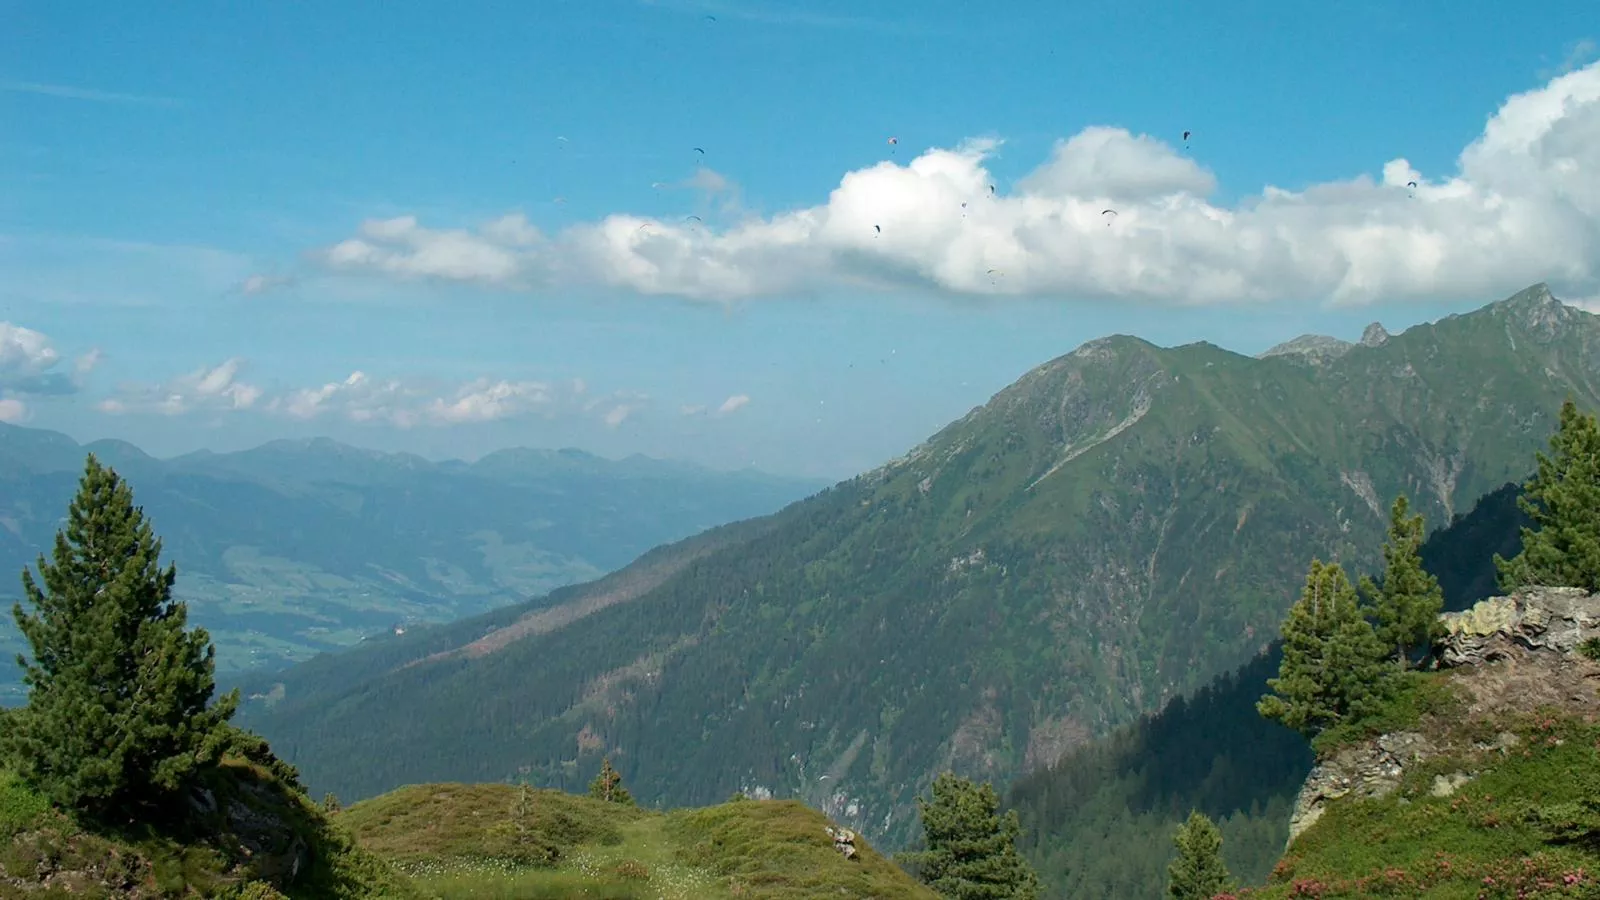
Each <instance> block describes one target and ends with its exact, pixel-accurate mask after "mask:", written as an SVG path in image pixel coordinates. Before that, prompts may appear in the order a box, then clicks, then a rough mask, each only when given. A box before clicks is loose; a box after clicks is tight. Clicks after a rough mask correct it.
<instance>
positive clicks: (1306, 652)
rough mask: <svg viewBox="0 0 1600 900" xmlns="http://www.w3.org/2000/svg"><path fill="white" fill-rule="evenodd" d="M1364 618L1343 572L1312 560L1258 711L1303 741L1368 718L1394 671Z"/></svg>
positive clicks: (1336, 565)
mask: <svg viewBox="0 0 1600 900" xmlns="http://www.w3.org/2000/svg"><path fill="white" fill-rule="evenodd" d="M1384 655H1385V654H1384V647H1383V645H1382V644H1380V643H1378V636H1377V634H1376V633H1375V632H1374V631H1373V630H1372V623H1370V622H1368V621H1367V620H1366V617H1365V616H1364V615H1362V610H1361V605H1360V602H1359V601H1358V599H1357V597H1356V592H1355V588H1353V587H1351V585H1350V578H1349V576H1347V575H1346V574H1345V571H1344V567H1343V566H1340V565H1339V564H1337V563H1324V562H1322V561H1321V560H1319V559H1314V560H1312V561H1311V569H1310V571H1309V572H1308V573H1307V575H1306V585H1305V589H1304V590H1303V591H1302V592H1301V595H1300V599H1299V600H1298V601H1297V602H1296V603H1295V604H1294V606H1292V607H1290V609H1289V616H1288V618H1287V619H1285V620H1284V623H1283V662H1282V663H1281V664H1280V665H1279V667H1278V677H1277V678H1269V679H1267V686H1268V687H1270V688H1272V691H1273V692H1272V693H1271V694H1268V695H1266V696H1264V697H1262V698H1261V700H1260V702H1259V703H1257V704H1256V710H1257V711H1258V712H1260V713H1261V715H1262V716H1265V717H1266V718H1268V719H1273V720H1276V721H1279V722H1282V723H1283V724H1284V725H1287V726H1288V727H1290V728H1293V729H1295V730H1296V731H1299V732H1300V733H1301V734H1304V735H1306V736H1307V737H1315V736H1316V735H1317V734H1319V733H1320V732H1322V731H1323V730H1325V729H1327V728H1328V727H1330V726H1332V725H1335V724H1338V723H1339V722H1340V721H1343V720H1345V719H1348V718H1359V717H1361V716H1362V715H1365V714H1367V713H1368V712H1371V711H1372V709H1373V707H1374V706H1375V705H1376V703H1377V702H1378V701H1380V700H1381V698H1382V697H1383V694H1384V692H1385V690H1386V689H1387V687H1388V681H1387V678H1388V676H1389V675H1392V674H1393V670H1392V669H1390V668H1389V667H1387V666H1385V665H1384V664H1383V658H1384Z"/></svg>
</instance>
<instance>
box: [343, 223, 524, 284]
mask: <svg viewBox="0 0 1600 900" xmlns="http://www.w3.org/2000/svg"><path fill="white" fill-rule="evenodd" d="M544 243H545V238H544V236H543V234H541V233H540V231H539V229H537V228H534V227H533V226H532V225H529V224H528V220H527V217H526V216H523V215H520V214H519V215H508V216H504V217H502V218H499V219H496V220H494V221H492V222H489V223H488V224H486V225H484V226H483V227H482V228H480V229H479V230H478V231H477V232H476V233H473V232H468V231H462V230H443V231H441V230H435V229H431V228H424V227H423V226H421V225H419V224H417V219H416V217H415V216H401V217H399V218H395V219H372V220H369V221H367V222H365V223H363V224H362V226H361V229H360V232H359V233H358V235H357V236H356V237H353V238H351V239H349V240H346V241H342V242H340V243H338V244H335V245H334V246H332V247H329V248H328V249H327V250H325V251H322V252H321V253H320V254H319V257H320V259H321V261H322V262H323V263H324V264H326V265H327V266H329V267H331V268H333V269H342V270H362V269H365V270H372V271H378V272H382V273H384V274H388V275H393V276H398V277H402V278H442V279H446V280H452V281H476V282H482V283H484V284H515V283H517V282H518V281H520V280H521V278H522V276H523V274H524V272H525V271H527V270H528V268H529V264H530V263H531V262H533V261H535V260H536V259H537V251H538V250H539V249H540V248H541V247H542V246H543V245H544Z"/></svg>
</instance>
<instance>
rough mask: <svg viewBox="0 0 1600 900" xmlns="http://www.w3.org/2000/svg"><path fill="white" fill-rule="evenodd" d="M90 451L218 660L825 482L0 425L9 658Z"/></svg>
mask: <svg viewBox="0 0 1600 900" xmlns="http://www.w3.org/2000/svg"><path fill="white" fill-rule="evenodd" d="M90 452H93V453H94V454H96V456H97V457H98V458H99V459H100V460H101V461H102V462H104V463H106V464H108V465H110V466H112V467H114V468H115V469H116V470H117V471H118V472H120V473H121V474H122V475H124V476H125V477H127V478H128V480H129V482H130V483H131V484H132V486H133V490H134V497H135V500H136V501H137V502H138V503H140V504H141V505H143V506H144V507H145V510H146V512H147V513H148V514H149V515H150V517H151V519H152V520H153V523H154V526H155V529H156V532H157V534H159V535H160V536H161V538H162V539H163V542H164V558H165V559H167V560H171V561H173V562H175V563H176V564H177V566H178V594H179V595H180V596H182V597H184V598H186V599H188V600H189V601H190V604H191V609H192V613H191V620H192V621H195V622H197V623H198V624H201V625H204V626H205V627H206V628H207V629H208V630H210V632H211V634H212V637H213V639H214V640H215V641H216V643H217V645H218V664H219V668H220V669H223V670H238V669H242V668H248V667H252V666H256V665H281V664H285V663H289V662H293V661H297V660H303V659H307V658H309V657H311V656H312V655H314V654H316V653H318V652H321V651H324V650H330V649H335V648H338V647H343V646H348V645H351V644H354V643H357V642H358V641H360V640H362V639H363V638H364V637H367V636H369V635H371V634H373V633H375V632H378V631H388V630H393V629H396V628H404V627H406V626H408V625H413V624H416V623H425V622H445V621H452V620H455V619H458V618H461V617H462V616H469V615H473V614H476V613H482V612H484V611H486V610H490V609H494V608H496V607H499V606H502V605H505V604H508V603H520V602H524V601H529V599H530V598H537V597H539V596H541V595H544V594H546V593H548V592H549V591H550V590H551V589H552V588H556V587H559V586H561V585H565V584H572V583H574V582H580V581H588V580H592V579H594V578H597V577H599V576H601V575H603V574H605V573H606V572H608V571H611V570H613V569H615V568H617V567H619V566H622V565H625V564H626V563H628V562H629V561H631V560H633V559H634V558H636V557H637V556H639V554H641V553H643V552H645V551H646V550H649V549H650V548H651V547H654V546H656V545H658V544H661V543H665V542H669V541H676V540H681V539H683V538H685V537H688V536H690V535H693V534H696V533H698V532H701V531H704V530H705V529H707V528H710V527H712V526H715V525H720V524H723V523H725V522H729V521H732V520H737V519H744V518H748V517H750V516H755V515H762V514H766V513H770V512H772V511H774V510H776V509H779V508H780V507H782V506H783V505H785V504H786V503H789V502H792V501H794V500H797V499H799V498H801V497H804V496H806V495H808V494H811V493H813V492H815V491H816V490H818V489H819V488H821V487H822V486H823V484H822V483H819V482H814V481H809V480H800V479H791V478H782V477H776V476H771V475H766V474H762V473H758V472H753V471H744V472H718V471H713V470H710V469H704V468H700V467H697V466H693V465H689V464H687V463H682V462H671V461H663V460H657V459H650V458H647V457H643V456H633V457H629V458H627V459H623V460H609V459H604V458H601V457H598V456H594V455H591V454H588V453H584V452H582V451H579V450H523V449H519V450H503V451H500V452H498V453H492V454H490V455H488V456H485V457H483V458H482V459H480V460H478V461H477V462H474V463H465V462H460V461H451V462H442V463H434V462H429V461H428V460H426V459H423V458H421V457H419V456H412V455H409V454H403V453H378V452H374V451H369V450H362V449H358V448H356V447H350V446H346V445H344V444H340V443H336V442H334V441H331V440H327V439H321V438H319V439H313V440H300V441H288V440H283V441H273V442H271V443H268V444H264V445H262V446H260V447H257V448H255V449H252V450H245V451H242V452H237V453H212V452H208V451H201V452H198V453H191V454H188V455H186V456H181V457H177V458H175V459H170V460H160V459H155V458H153V457H151V456H149V455H147V454H145V453H144V452H142V451H141V450H139V449H138V448H137V447H134V446H133V445H132V444H128V443H126V442H122V441H95V442H93V443H90V444H87V445H82V446H80V445H79V444H78V443H77V442H76V441H74V440H72V439H71V438H69V437H67V436H66V435H63V434H59V433H57V432H53V431H44V430H39V429H31V428H19V427H16V426H10V425H0V599H4V600H5V601H6V603H5V615H4V616H3V621H0V653H3V654H4V656H5V658H6V659H8V660H9V659H10V658H11V656H12V655H13V651H14V650H15V649H16V642H17V640H18V636H17V634H16V631H15V628H14V627H13V625H12V623H11V616H10V601H11V599H13V598H14V597H16V596H18V595H20V592H21V587H20V581H19V580H18V579H19V576H20V573H21V571H22V568H23V566H24V565H28V566H32V565H33V564H34V563H35V560H36V559H37V557H38V555H39V553H41V552H48V548H49V547H51V546H52V543H53V541H54V536H55V531H56V529H57V528H58V527H59V526H60V522H61V520H62V517H63V516H64V515H65V514H66V509H67V503H68V501H69V500H70V499H71V497H72V494H73V491H74V490H75V488H76V482H77V479H78V477H79V476H80V475H81V474H82V471H83V464H84V459H85V456H86V455H87V454H88V453H90ZM532 602H534V603H537V602H538V601H537V600H533V601H532ZM15 688H16V674H15V671H14V667H12V666H10V665H9V664H7V665H4V666H0V702H13V701H14V700H15V699H16V695H15ZM7 689H10V690H9V691H8V690H7Z"/></svg>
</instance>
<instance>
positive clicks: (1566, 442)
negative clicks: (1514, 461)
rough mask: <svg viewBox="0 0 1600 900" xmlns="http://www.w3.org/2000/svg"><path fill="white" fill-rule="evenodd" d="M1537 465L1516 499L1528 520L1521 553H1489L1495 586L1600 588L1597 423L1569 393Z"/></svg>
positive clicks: (1599, 429)
mask: <svg viewBox="0 0 1600 900" xmlns="http://www.w3.org/2000/svg"><path fill="white" fill-rule="evenodd" d="M1537 460H1538V466H1539V467H1538V470H1537V471H1536V472H1535V473H1534V476H1533V478H1532V479H1530V480H1529V481H1528V483H1527V485H1526V486H1525V487H1524V490H1523V496H1522V497H1521V498H1520V499H1519V500H1518V501H1517V504H1518V506H1520V507H1521V508H1522V511H1523V512H1524V513H1526V514H1527V515H1528V517H1529V518H1530V519H1532V520H1533V527H1532V528H1524V529H1523V530H1522V552H1521V553H1518V554H1517V555H1516V556H1515V557H1513V558H1511V559H1510V560H1505V559H1501V558H1500V557H1499V556H1498V555H1496V556H1495V565H1496V567H1497V568H1498V569H1499V572H1500V587H1501V589H1502V590H1505V591H1513V590H1516V589H1517V588H1521V587H1529V586H1535V585H1543V586H1549V587H1581V588H1584V589H1585V590H1589V591H1600V424H1597V423H1596V420H1595V416H1594V414H1593V413H1589V414H1584V413H1580V412H1579V411H1578V405H1577V404H1576V403H1574V402H1573V400H1572V399H1571V398H1570V397H1569V398H1567V401H1566V402H1565V403H1563V404H1562V405H1561V418H1560V424H1559V426H1558V427H1557V429H1556V432H1555V434H1553V435H1551V437H1550V453H1549V455H1548V456H1547V455H1545V454H1543V453H1540V454H1537Z"/></svg>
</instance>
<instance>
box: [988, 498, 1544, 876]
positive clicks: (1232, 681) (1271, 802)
mask: <svg viewBox="0 0 1600 900" xmlns="http://www.w3.org/2000/svg"><path fill="white" fill-rule="evenodd" d="M1520 493H1521V488H1520V484H1509V485H1506V486H1504V487H1502V488H1501V489H1499V490H1496V491H1493V492H1491V493H1490V494H1488V495H1486V496H1484V497H1483V498H1481V499H1480V500H1479V501H1478V503H1477V504H1476V505H1475V506H1474V507H1473V508H1472V511H1471V512H1470V513H1467V514H1466V515H1462V516H1458V517H1457V518H1456V519H1455V520H1454V521H1452V522H1450V523H1449V525H1448V526H1446V527H1443V528H1438V529H1436V530H1435V531H1434V532H1433V533H1432V534H1431V535H1430V536H1429V538H1428V540H1427V542H1426V543H1425V544H1424V545H1423V548H1422V559H1423V566H1424V567H1425V568H1426V569H1427V570H1428V571H1429V572H1431V573H1433V575H1434V576H1435V577H1437V578H1438V579H1439V585H1440V587H1441V588H1442V589H1443V591H1444V595H1445V608H1446V609H1447V610H1459V609H1466V608H1468V607H1470V606H1471V605H1472V604H1474V603H1476V602H1478V601H1479V600H1482V599H1484V598H1486V597H1489V596H1491V595H1493V594H1494V593H1496V586H1495V568H1494V564H1493V559H1494V556H1495V554H1497V553H1498V554H1500V555H1501V556H1503V557H1505V558H1507V559H1509V558H1511V557H1513V556H1515V555H1516V554H1517V553H1518V552H1519V551H1520V550H1521V543H1522V541H1521V532H1520V529H1521V528H1522V527H1523V526H1525V525H1528V524H1530V523H1529V522H1528V520H1527V517H1526V516H1525V515H1523V513H1522V511H1521V510H1519V509H1518V508H1517V506H1516V498H1517V496H1519V495H1520ZM1280 659H1281V656H1280V648H1279V645H1278V644H1277V643H1276V642H1274V644H1273V646H1272V647H1271V648H1269V649H1268V650H1267V652H1265V653H1263V654H1261V655H1260V656H1257V657H1256V658H1255V659H1253V660H1251V661H1250V662H1249V663H1247V664H1245V665H1244V666H1242V667H1240V668H1239V669H1238V670H1237V671H1235V672H1231V673H1229V674H1227V675H1224V676H1223V677H1221V678H1219V679H1217V680H1216V681H1213V682H1211V683H1210V684H1208V685H1206V686H1205V687H1203V688H1201V689H1200V690H1199V691H1198V692H1196V693H1195V694H1194V695H1192V696H1190V697H1178V698H1174V699H1173V700H1172V702H1170V703H1168V704H1167V706H1166V707H1165V708H1163V709H1162V710H1161V711H1160V712H1159V713H1156V714H1154V715H1152V716H1148V717H1146V718H1143V719H1140V720H1139V721H1138V722H1136V723H1134V724H1132V725H1129V726H1126V727H1124V728H1121V729H1118V730H1117V731H1116V732H1114V733H1113V734H1111V735H1110V736H1108V737H1107V738H1105V739H1104V740H1101V741H1097V742H1095V743H1094V744H1091V745H1090V746H1088V747H1085V748H1082V749H1080V750H1077V751H1075V752H1072V753H1069V754H1067V755H1066V756H1065V757H1063V758H1062V759H1061V760H1059V761H1058V762H1057V763H1056V764H1055V765H1052V766H1050V767H1048V768H1045V769H1041V770H1039V771H1037V772H1033V773H1031V774H1029V775H1028V776H1026V777H1024V778H1022V779H1020V780H1018V781H1017V782H1016V783H1015V784H1013V785H1012V787H1011V790H1010V791H1008V793H1007V797H1006V802H1007V805H1008V806H1010V807H1011V808H1014V809H1016V810H1017V811H1018V812H1019V814H1020V815H1021V818H1022V822H1023V837H1022V845H1023V847H1024V850H1025V852H1026V853H1027V855H1028V857H1029V859H1030V861H1031V862H1032V863H1033V864H1034V866H1035V868H1036V869H1037V870H1038V872H1039V874H1040V876H1041V878H1042V879H1043V880H1044V882H1045V884H1046V886H1047V888H1048V889H1049V896H1051V897H1056V898H1062V900H1120V898H1124V897H1156V896H1160V895H1161V893H1162V891H1164V890H1165V887H1166V882H1167V864H1168V862H1170V861H1171V859H1172V857H1173V846H1172V833H1173V831H1174V830H1175V829H1176V828H1177V827H1178V825H1179V823H1181V822H1182V821H1183V820H1184V819H1185V818H1187V817H1188V815H1189V811H1190V810H1193V809H1198V810H1200V811H1201V812H1203V813H1205V814H1206V815H1208V816H1210V817H1211V818H1212V819H1213V820H1214V821H1216V822H1217V823H1218V826H1219V827H1220V828H1221V830H1222V833H1223V850H1224V855H1225V857H1226V860H1227V863H1228V868H1229V870H1230V871H1231V872H1232V873H1233V874H1234V875H1235V876H1237V877H1238V878H1239V879H1240V880H1241V881H1242V882H1243V883H1245V884H1261V883H1263V882H1265V881H1266V878H1267V874H1268V873H1269V872H1270V871H1271V870H1272V867H1273V866H1274V865H1275V864H1276V863H1277V862H1278V859H1279V857H1280V856H1281V855H1282V853H1283V845H1284V841H1285V840H1286V839H1287V837H1288V834H1289V818H1290V814H1291V812H1292V810H1293V807H1294V802H1295V795H1296V794H1297V793H1298V792H1299V790H1300V785H1301V784H1302V783H1303V782H1304V781H1305V778H1306V774H1307V773H1308V772H1310V771H1311V765H1312V754H1311V748H1310V746H1309V745H1308V744H1307V742H1306V741H1305V739H1304V738H1302V737H1301V736H1300V735H1299V734H1298V733H1297V732H1294V731H1292V730H1290V729H1288V728H1284V727H1283V726H1282V725H1279V724H1277V723H1276V722H1271V721H1268V720H1267V719H1263V718H1262V717H1261V715H1260V713H1258V712H1256V705H1255V704H1256V700H1257V699H1259V698H1260V697H1261V696H1262V695H1263V694H1265V693H1267V692H1268V688H1267V679H1268V678H1271V677H1275V676H1276V675H1277V674H1278V664H1279V661H1280Z"/></svg>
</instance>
